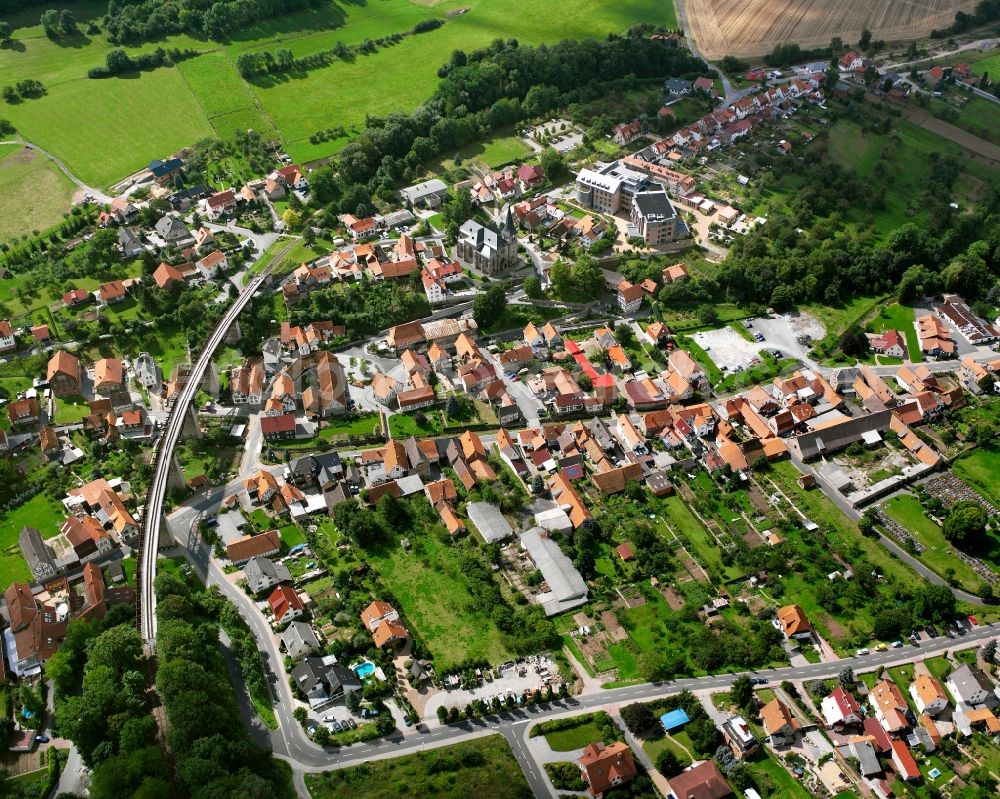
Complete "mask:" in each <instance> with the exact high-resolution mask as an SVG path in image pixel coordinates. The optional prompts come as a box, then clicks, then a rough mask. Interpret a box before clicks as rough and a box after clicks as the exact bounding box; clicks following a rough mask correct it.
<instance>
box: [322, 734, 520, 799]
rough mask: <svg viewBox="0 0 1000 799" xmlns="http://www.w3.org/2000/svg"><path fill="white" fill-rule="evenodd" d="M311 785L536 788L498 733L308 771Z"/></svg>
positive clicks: (420, 791)
mask: <svg viewBox="0 0 1000 799" xmlns="http://www.w3.org/2000/svg"><path fill="white" fill-rule="evenodd" d="M306 785H307V786H308V788H309V792H310V793H311V794H312V796H313V799H335V797H342V796H363V797H365V799H424V797H428V796H433V797H436V799H465V797H468V796H475V797H476V799H514V797H519V796H528V795H530V793H531V792H530V790H529V788H528V784H527V781H526V780H525V779H524V774H523V773H522V772H521V768H520V766H518V764H517V761H516V760H515V759H514V755H513V753H512V752H511V751H510V747H509V746H508V745H507V742H506V741H504V740H503V738H502V737H501V736H499V735H490V736H487V737H485V738H476V739H475V740H472V741H468V742H466V743H461V744H456V745H455V746H445V747H441V748H439V749H434V750H432V751H429V752H419V753H417V754H414V755H407V756H406V757H398V758H392V759H390V760H371V761H369V762H367V763H364V764H362V765H360V766H354V767H353V768H348V769H341V770H338V771H326V772H323V773H321V774H307V775H306Z"/></svg>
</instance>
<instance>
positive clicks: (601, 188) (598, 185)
mask: <svg viewBox="0 0 1000 799" xmlns="http://www.w3.org/2000/svg"><path fill="white" fill-rule="evenodd" d="M648 185H649V177H648V176H647V175H645V174H643V173H642V172H638V171H636V170H635V169H632V168H631V167H629V166H628V165H626V164H625V163H624V162H622V161H612V162H611V163H610V164H608V165H607V166H605V167H602V168H601V169H600V170H599V171H596V172H595V171H594V170H592V169H581V170H580V172H579V174H577V176H576V200H577V202H578V203H580V205H582V206H583V207H584V208H592V209H593V210H595V211H600V212H601V213H605V214H616V213H618V211H619V210H621V209H622V208H623V207H624V208H628V207H630V202H631V198H632V197H634V196H635V195H636V194H638V193H640V192H642V191H644V190H645V189H646V187H647V186H648Z"/></svg>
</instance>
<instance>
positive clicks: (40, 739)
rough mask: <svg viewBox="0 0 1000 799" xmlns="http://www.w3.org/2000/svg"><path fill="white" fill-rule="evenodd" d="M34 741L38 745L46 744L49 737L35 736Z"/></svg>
mask: <svg viewBox="0 0 1000 799" xmlns="http://www.w3.org/2000/svg"><path fill="white" fill-rule="evenodd" d="M35 740H36V741H38V743H40V744H47V743H48V742H49V736H48V735H36V736H35Z"/></svg>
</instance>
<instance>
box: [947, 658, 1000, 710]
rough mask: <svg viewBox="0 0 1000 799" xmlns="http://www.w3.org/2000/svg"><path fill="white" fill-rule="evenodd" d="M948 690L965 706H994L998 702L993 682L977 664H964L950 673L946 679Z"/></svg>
mask: <svg viewBox="0 0 1000 799" xmlns="http://www.w3.org/2000/svg"><path fill="white" fill-rule="evenodd" d="M945 685H947V686H948V690H949V691H951V695H952V696H953V697H954V698H955V701H956V702H960V703H961V704H962V705H964V706H965V707H973V708H974V707H978V706H979V705H986V706H987V707H994V706H996V704H997V696H996V693H995V690H994V687H993V683H991V682H990V680H989V678H988V677H987V676H986V675H985V674H983V673H982V672H981V671H980V670H979V669H978V668H976V667H975V666H969V665H967V664H963V665H961V666H959V667H958V668H957V669H955V670H954V671H953V672H952V673H951V674H949V675H948V679H947V680H946V681H945Z"/></svg>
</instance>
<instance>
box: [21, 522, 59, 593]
mask: <svg viewBox="0 0 1000 799" xmlns="http://www.w3.org/2000/svg"><path fill="white" fill-rule="evenodd" d="M18 544H20V546H21V554H22V555H23V556H24V560H25V561H26V562H27V564H28V568H29V569H30V570H31V576H32V577H34V578H35V580H37V581H41V580H47V579H49V578H50V577H54V576H55V575H56V572H57V569H56V562H55V559H54V558H53V557H52V550H51V549H50V548H49V545H48V544H46V543H45V542H44V541H43V540H42V534H41V533H40V532H38V530H36V529H35V528H34V527H24V528H22V529H21V535H20V537H19V538H18Z"/></svg>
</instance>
